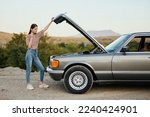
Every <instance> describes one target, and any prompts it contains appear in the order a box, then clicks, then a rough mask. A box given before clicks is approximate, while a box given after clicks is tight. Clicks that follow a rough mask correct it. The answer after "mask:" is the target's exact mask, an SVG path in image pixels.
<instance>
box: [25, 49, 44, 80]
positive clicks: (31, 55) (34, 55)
mask: <svg viewBox="0 0 150 117" xmlns="http://www.w3.org/2000/svg"><path fill="white" fill-rule="evenodd" d="M25 60H26V80H27V83H29V82H30V72H31V69H32V62H33V64H34V65H35V66H36V67H37V68H38V69H39V70H40V80H41V81H42V82H43V79H44V71H45V69H44V67H43V65H42V63H41V61H40V59H39V57H38V52H37V50H34V49H28V50H27V52H26V57H25Z"/></svg>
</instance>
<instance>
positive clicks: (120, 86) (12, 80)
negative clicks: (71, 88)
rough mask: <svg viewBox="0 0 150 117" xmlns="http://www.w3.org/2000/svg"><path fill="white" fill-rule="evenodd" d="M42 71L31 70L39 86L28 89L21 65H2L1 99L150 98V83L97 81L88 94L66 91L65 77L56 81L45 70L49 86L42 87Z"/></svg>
mask: <svg viewBox="0 0 150 117" xmlns="http://www.w3.org/2000/svg"><path fill="white" fill-rule="evenodd" d="M38 80H39V73H38V72H36V73H31V81H32V84H33V86H34V87H35V90H33V91H28V90H26V82H25V70H21V69H19V68H12V67H8V68H4V69H0V99H4V100H7V99H8V100H9V99H13V100H16V99H18V100H28V99H29V100H30V99H31V100H37V99H40V100H56V99H62V100H64V99H69V100H70V99H77V100H78V99H85V100H86V99H89V100H91V99H93V100H103V99H108V100H109V99H113V100H124V99H125V100H126V99H133V100H134V99H139V100H141V99H146V100H149V99H150V83H147V84H145V83H130V84H129V83H94V85H93V87H92V89H91V90H90V91H89V92H87V93H85V94H70V93H68V92H66V90H65V88H64V86H63V81H60V82H56V81H53V80H52V79H51V78H50V77H49V75H48V73H45V82H46V83H47V84H49V85H50V88H49V89H46V90H44V89H39V88H38Z"/></svg>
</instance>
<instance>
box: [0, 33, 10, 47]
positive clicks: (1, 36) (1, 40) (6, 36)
mask: <svg viewBox="0 0 150 117" xmlns="http://www.w3.org/2000/svg"><path fill="white" fill-rule="evenodd" d="M12 36H13V34H11V33H6V32H0V46H2V45H5V44H6V43H7V42H9V41H10V40H11V38H12Z"/></svg>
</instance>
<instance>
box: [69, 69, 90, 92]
mask: <svg viewBox="0 0 150 117" xmlns="http://www.w3.org/2000/svg"><path fill="white" fill-rule="evenodd" d="M69 84H70V86H71V87H72V88H73V89H75V90H82V89H84V88H85V87H86V86H87V84H88V78H87V76H86V74H85V73H83V72H82V71H75V72H73V73H72V74H71V75H70V76H69Z"/></svg>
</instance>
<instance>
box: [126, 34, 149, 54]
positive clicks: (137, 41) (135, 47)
mask: <svg viewBox="0 0 150 117" xmlns="http://www.w3.org/2000/svg"><path fill="white" fill-rule="evenodd" d="M127 46H128V48H129V52H139V51H140V52H147V51H150V37H145V36H141V37H135V38H133V39H132V40H131V41H130V42H129V43H128V44H127Z"/></svg>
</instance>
